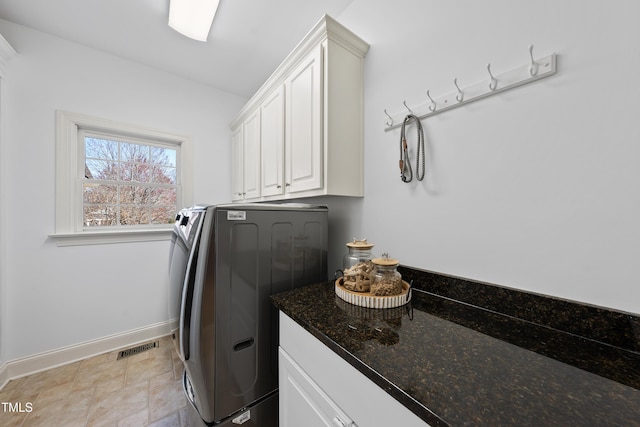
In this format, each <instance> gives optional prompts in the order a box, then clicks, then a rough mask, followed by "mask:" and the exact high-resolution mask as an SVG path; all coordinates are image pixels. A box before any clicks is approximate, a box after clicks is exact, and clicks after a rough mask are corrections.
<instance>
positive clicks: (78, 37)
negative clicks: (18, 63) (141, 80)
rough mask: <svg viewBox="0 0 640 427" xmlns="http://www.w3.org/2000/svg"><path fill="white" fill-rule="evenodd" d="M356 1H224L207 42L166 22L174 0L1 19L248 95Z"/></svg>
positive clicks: (61, 8) (88, 0) (109, 0)
mask: <svg viewBox="0 0 640 427" xmlns="http://www.w3.org/2000/svg"><path fill="white" fill-rule="evenodd" d="M352 1H353V0H221V2H220V8H219V9H218V13H217V14H216V17H215V19H214V21H213V27H212V29H211V32H210V33H209V39H208V41H207V42H206V43H203V42H198V41H195V40H191V39H189V38H187V37H184V36H182V35H181V34H179V33H177V32H176V31H174V30H173V29H171V28H170V27H169V26H168V25H167V20H168V13H169V0H0V18H2V19H5V20H7V21H11V22H14V23H17V24H21V25H24V26H27V27H30V28H33V29H36V30H39V31H42V32H46V33H49V34H52V35H55V36H58V37H61V38H64V39H67V40H71V41H74V42H77V43H80V44H83V45H85V46H89V47H92V48H95V49H99V50H102V51H104V52H108V53H111V54H114V55H117V56H120V57H122V58H126V59H130V60H132V61H136V62H139V63H142V64H145V65H148V66H150V67H154V68H158V69H162V70H165V71H168V72H170V73H173V74H175V75H178V76H182V77H186V78H188V79H192V80H195V81H197V82H200V83H204V84H207V85H210V86H214V87H217V88H220V89H223V90H226V91H229V92H232V93H235V94H238V95H241V96H244V97H247V98H248V97H250V96H251V95H252V94H253V93H254V92H255V91H256V90H257V89H258V88H259V87H260V86H261V85H262V83H263V82H264V81H265V80H266V79H267V78H268V77H269V75H271V73H272V72H273V71H274V70H275V69H276V67H277V66H278V65H279V64H280V62H282V60H283V59H284V58H285V57H286V56H287V54H288V53H289V52H290V51H291V50H292V49H293V48H294V47H295V46H296V44H297V43H298V42H299V41H300V40H302V38H303V37H304V35H305V34H306V33H307V32H308V31H309V30H310V29H311V28H312V27H313V25H314V24H315V23H316V22H317V21H318V20H319V19H320V18H321V17H322V16H323V15H324V14H325V13H327V14H329V15H331V16H333V17H337V16H338V15H340V13H341V12H342V11H343V10H344V9H346V8H347V7H348V6H349V4H350V3H351V2H352ZM18 53H19V52H18Z"/></svg>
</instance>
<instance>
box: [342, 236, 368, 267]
mask: <svg viewBox="0 0 640 427" xmlns="http://www.w3.org/2000/svg"><path fill="white" fill-rule="evenodd" d="M373 246H374V245H373V243H369V242H367V239H360V240H358V239H355V238H354V239H353V241H351V242H349V243H347V248H349V252H348V253H347V254H346V255H345V256H344V258H343V263H342V268H344V269H345V270H346V269H348V268H351V267H353V266H354V265H357V264H360V263H361V262H368V261H371V249H372V248H373Z"/></svg>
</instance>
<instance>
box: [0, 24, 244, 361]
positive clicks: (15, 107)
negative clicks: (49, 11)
mask: <svg viewBox="0 0 640 427" xmlns="http://www.w3.org/2000/svg"><path fill="white" fill-rule="evenodd" d="M0 33H1V34H2V35H3V36H4V37H5V38H6V39H7V40H8V41H9V43H10V44H11V45H12V46H13V47H14V48H15V49H16V50H17V51H18V54H19V56H17V57H16V58H14V59H13V60H12V61H11V62H10V63H9V64H8V65H7V69H6V71H7V78H6V82H5V85H4V86H3V89H4V93H3V96H4V97H5V99H4V105H5V106H6V110H7V111H5V112H4V113H6V114H4V118H5V119H6V121H5V123H3V125H4V135H3V136H4V139H3V140H2V144H3V156H6V159H3V160H4V161H3V165H2V166H3V170H2V172H1V173H2V180H1V182H2V184H3V191H2V192H1V193H0V194H1V195H2V200H1V202H2V204H3V205H4V206H5V209H4V211H5V212H6V213H7V215H6V216H5V217H3V218H1V219H0V220H1V221H3V223H2V226H3V229H4V232H5V236H4V237H6V258H5V260H4V261H5V262H4V263H3V267H5V266H6V271H5V272H4V278H5V283H4V294H3V295H2V296H3V298H6V301H5V304H3V305H2V308H3V309H4V311H3V312H2V313H0V315H1V316H2V319H1V322H2V324H3V326H4V330H3V336H2V337H0V338H1V339H2V341H1V342H0V345H1V346H2V350H1V352H0V360H4V361H7V360H13V359H17V358H21V357H24V356H27V355H33V354H37V353H40V352H44V351H48V350H54V349H58V348H61V347H64V346H69V345H75V344H78V343H83V342H86V341H90V340H94V339H98V338H101V337H105V336H109V335H112V334H118V333H121V332H125V331H129V330H133V329H136V328H141V327H145V326H148V325H153V324H156V323H160V322H165V321H166V320H168V313H167V311H168V309H167V295H168V289H167V285H168V284H167V277H166V269H167V260H168V248H169V242H168V240H167V241H162V242H150V243H129V244H112V245H95V246H83V247H57V246H56V244H55V242H54V241H52V240H51V239H49V238H48V235H49V234H51V233H53V232H54V208H55V200H54V184H55V183H54V177H55V174H54V173H55V163H54V153H55V151H54V149H55V138H54V135H55V126H54V124H55V122H54V112H55V110H57V109H61V110H66V111H71V112H76V113H82V114H87V115H92V116H95V117H99V118H104V119H110V120H114V121H119V122H126V123H131V124H135V125H138V126H143V127H148V128H152V129H157V130H162V131H166V132H171V133H177V134H184V135H189V136H191V137H192V138H193V155H194V166H193V168H194V176H195V177H196V180H195V186H194V201H196V202H211V203H219V202H223V201H228V200H229V187H230V178H229V177H230V170H229V166H228V165H229V161H228V160H229V157H230V152H229V138H230V136H229V128H228V123H229V122H230V121H231V119H232V117H233V115H234V114H235V113H236V112H237V111H238V110H239V109H240V107H241V106H242V105H243V104H244V102H245V101H246V99H243V98H240V97H238V96H235V95H232V94H229V93H225V92H221V91H219V90H215V89H212V88H209V87H206V86H202V85H199V84H196V83H193V82H190V81H187V80H184V79H181V78H177V77H175V76H172V75H169V74H166V73H162V72H158V71H155V70H153V69H150V68H147V67H144V66H141V65H139V64H136V63H132V62H130V61H125V60H122V59H120V58H117V57H114V56H111V55H108V54H104V53H101V52H98V51H95V50H92V49H88V48H85V47H83V46H81V45H77V44H73V43H69V42H66V41H64V40H61V39H58V38H54V37H51V36H48V35H45V34H43V33H39V32H36V31H33V30H30V29H27V28H25V27H21V26H17V25H14V24H12V23H9V22H6V21H2V20H0Z"/></svg>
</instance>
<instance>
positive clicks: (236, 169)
mask: <svg viewBox="0 0 640 427" xmlns="http://www.w3.org/2000/svg"><path fill="white" fill-rule="evenodd" d="M257 197H260V110H256V111H254V112H252V114H250V115H249V116H248V117H247V118H246V119H245V121H244V122H243V123H241V125H240V126H238V127H237V128H236V129H234V130H233V132H232V133H231V199H232V200H233V201H243V200H248V199H256V198H257Z"/></svg>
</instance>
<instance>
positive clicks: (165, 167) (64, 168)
mask: <svg viewBox="0 0 640 427" xmlns="http://www.w3.org/2000/svg"><path fill="white" fill-rule="evenodd" d="M56 121H57V123H56V125H57V129H56V133H57V134H56V168H57V170H56V232H55V234H53V235H52V237H54V238H56V239H57V241H58V244H59V245H73V244H92V243H106V242H109V243H111V242H117V241H140V240H159V239H166V238H168V236H169V231H170V230H171V225H172V224H173V220H174V218H175V214H176V212H177V211H178V209H179V208H181V207H182V206H183V205H186V204H188V203H189V201H190V193H191V191H190V185H188V184H189V183H190V182H191V177H190V175H189V173H188V172H189V170H190V167H189V165H188V160H189V157H190V139H189V138H187V137H184V136H179V135H173V134H167V133H164V132H158V131H153V130H148V129H142V128H139V127H136V126H132V125H127V124H122V123H115V122H110V121H107V120H102V119H96V118H91V117H87V116H81V115H78V114H72V113H66V112H60V111H59V112H57V116H56Z"/></svg>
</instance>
